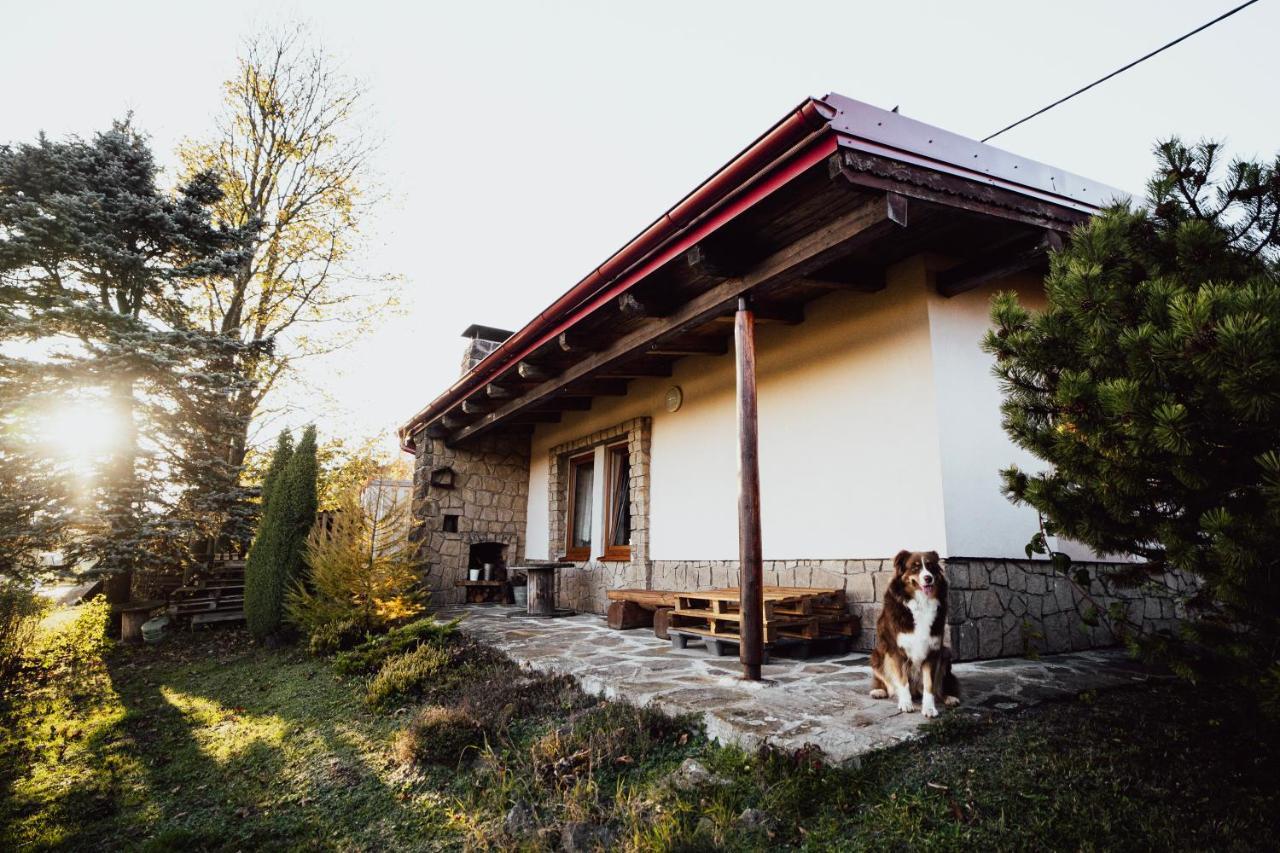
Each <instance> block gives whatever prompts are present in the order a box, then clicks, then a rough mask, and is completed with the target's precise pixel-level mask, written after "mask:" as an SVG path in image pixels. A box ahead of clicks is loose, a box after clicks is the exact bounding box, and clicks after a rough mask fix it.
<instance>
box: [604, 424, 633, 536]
mask: <svg viewBox="0 0 1280 853" xmlns="http://www.w3.org/2000/svg"><path fill="white" fill-rule="evenodd" d="M609 462H610V465H611V467H612V470H611V472H610V474H611V482H612V483H613V494H612V495H610V496H609V504H610V505H609V519H610V523H609V531H610V536H609V544H610V545H630V544H631V460H630V459H629V458H628V455H627V449H626V448H625V447H619V448H616V449H615V450H613V451H612V452H610V454H609Z"/></svg>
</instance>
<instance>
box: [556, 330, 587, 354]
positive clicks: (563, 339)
mask: <svg viewBox="0 0 1280 853" xmlns="http://www.w3.org/2000/svg"><path fill="white" fill-rule="evenodd" d="M557 342H558V343H559V344H560V351H561V352H569V353H574V354H577V355H581V354H582V353H584V352H590V351H591V348H590V347H588V346H587V345H586V344H585V343H584V342H583V340H582V338H580V337H579V336H577V335H575V334H572V333H570V332H561V333H560V337H559V338H558V339H557Z"/></svg>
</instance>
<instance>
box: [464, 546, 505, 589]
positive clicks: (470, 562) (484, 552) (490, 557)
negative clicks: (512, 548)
mask: <svg viewBox="0 0 1280 853" xmlns="http://www.w3.org/2000/svg"><path fill="white" fill-rule="evenodd" d="M486 565H490V566H492V576H491V577H487V576H485V575H484V574H482V575H481V577H483V578H484V579H485V580H495V581H504V580H506V579H507V546H506V545H503V544H502V543H501V542H476V543H475V544H474V545H472V546H471V548H470V554H469V556H468V559H467V568H468V569H481V570H483V569H484V568H485V566H486Z"/></svg>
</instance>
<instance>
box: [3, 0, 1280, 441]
mask: <svg viewBox="0 0 1280 853" xmlns="http://www.w3.org/2000/svg"><path fill="white" fill-rule="evenodd" d="M1237 3H1238V0H1222V1H1221V2H1220V1H1219V0H1197V2H1189V0H1179V2H1170V0H1125V2H1118V0H1107V2H1096V0H1077V2H1073V3H1070V4H1063V3H1049V2H1041V1H1040V0H1017V1H1016V2H1013V1H1011V2H1004V1H1003V0H1001V2H996V0H989V1H988V0H967V2H964V3H956V2H925V1H924V0H915V2H904V0H895V2H892V3H887V2H879V3H867V2H852V0H846V2H804V0H789V2H786V3H767V2H748V0H736V2H695V1H694V0H685V2H667V1H666V0H646V2H643V3H627V4H621V3H604V2H595V3H592V2H567V0H565V2H489V3H480V2H470V3H459V2H449V3H436V2H414V3H408V2H400V3H395V2H377V1H376V0H361V1H360V2H350V0H348V2H327V0H316V2H307V3H296V2H295V3H273V2H253V0H218V2H216V3H213V2H180V3H175V2H172V0H168V1H167V2H128V0H114V2H111V3H103V2H100V0H95V2H66V1H65V0H63V1H62V2H59V0H46V2H43V3H31V2H21V3H18V2H15V0H4V5H5V7H6V9H5V11H4V14H3V20H4V21H5V25H4V28H3V30H0V81H3V86H4V96H3V100H2V101H0V103H2V104H3V106H2V108H0V142H5V141H9V142H15V141H23V140H30V139H32V138H34V137H35V135H36V134H37V133H38V132H39V131H44V132H46V133H48V134H50V135H51V136H54V137H59V136H64V135H67V134H79V135H89V134H92V133H93V132H94V131H97V130H101V129H104V128H106V127H108V126H109V124H110V122H111V120H112V119H113V118H116V117H120V116H123V115H124V114H126V113H128V112H130V111H132V113H133V115H134V119H135V123H136V124H137V125H138V126H140V127H141V128H143V129H144V130H145V131H146V132H147V133H149V134H150V137H151V142H152V146H153V148H154V150H155V151H156V154H157V156H158V157H159V158H160V160H161V162H162V163H165V164H167V165H168V166H169V168H170V171H169V174H170V175H172V173H173V165H174V163H175V159H174V151H175V149H176V147H177V146H178V144H179V143H180V142H181V141H182V140H183V139H186V138H200V137H202V136H205V135H207V134H208V133H209V132H210V129H211V125H212V120H213V116H214V115H215V114H216V113H217V112H218V110H219V108H220V104H221V97H222V89H221V83H222V81H223V80H225V79H226V78H227V77H228V76H230V75H231V74H232V73H233V71H234V69H235V61H236V52H237V49H238V48H239V47H240V44H241V41H242V39H243V38H244V37H245V36H247V35H249V34H251V33H254V32H256V31H259V30H262V29H265V28H269V27H271V26H274V25H278V24H279V23H281V22H289V21H304V22H306V23H307V24H308V25H309V26H310V28H311V30H312V32H313V35H314V37H315V38H316V39H317V40H318V41H320V42H322V43H323V45H324V46H325V47H326V48H327V49H328V50H329V51H331V52H332V53H333V54H334V55H335V56H336V57H338V58H339V59H340V60H341V62H342V65H343V67H344V70H345V71H346V72H347V73H349V74H351V75H353V76H354V77H356V78H358V79H359V80H361V81H362V82H363V83H364V85H365V86H366V88H367V91H368V110H367V114H366V118H365V122H366V125H367V126H365V127H362V130H363V131H365V132H367V133H368V134H369V135H370V136H373V137H377V138H379V139H381V140H382V143H381V146H380V147H379V149H378V151H377V153H376V155H375V157H374V160H373V163H372V165H373V170H374V175H375V178H376V181H377V184H378V185H379V186H380V187H381V188H382V190H383V191H385V194H386V195H385V200H384V201H382V202H381V203H380V204H379V206H378V207H377V209H376V210H375V211H373V212H372V213H371V214H370V215H369V217H368V218H367V219H366V222H365V232H366V240H367V245H366V247H365V249H364V251H363V253H362V256H361V259H360V266H361V268H362V269H363V270H364V271H366V272H368V273H371V274H384V273H390V274H395V275H398V276H401V277H402V284H401V285H400V300H401V309H400V311H399V313H395V314H388V315H386V316H384V317H381V318H379V320H378V322H376V323H375V324H374V325H373V328H372V329H371V330H370V331H369V333H368V334H367V335H365V336H364V337H363V338H362V339H361V340H359V341H358V342H356V343H355V344H354V345H353V346H351V347H350V348H348V349H346V350H344V351H342V352H341V353H339V354H336V355H334V356H330V357H327V358H325V359H323V360H318V361H313V362H312V363H310V364H309V365H308V366H307V367H306V368H305V371H304V375H303V376H302V377H301V382H300V384H299V385H298V386H296V387H295V388H293V389H291V390H290V391H289V394H290V397H291V400H292V402H293V403H294V404H295V406H296V410H295V411H294V412H293V413H292V414H291V415H290V417H291V419H292V421H293V422H294V423H295V424H301V423H305V422H308V421H315V422H316V423H317V424H318V425H319V428H320V430H321V432H322V433H326V432H327V433H329V434H331V435H345V436H346V437H348V438H352V439H358V438H362V437H364V436H370V435H378V436H380V437H382V440H383V442H384V444H385V446H386V447H387V448H388V449H390V448H393V447H394V446H395V441H394V430H395V428H396V426H397V425H399V424H401V423H403V422H404V421H406V420H407V419H408V418H409V417H410V416H411V415H412V414H413V413H414V412H416V411H417V410H418V409H420V408H421V407H422V406H423V405H425V404H426V403H427V402H429V401H430V400H431V399H432V398H433V397H435V396H436V395H437V394H438V393H439V392H440V391H442V390H443V389H444V388H445V387H447V386H448V385H449V384H451V383H452V382H453V381H454V380H455V379H456V378H457V374H458V368H459V362H460V359H461V354H462V346H463V342H462V340H461V339H460V337H459V336H460V334H461V332H462V330H463V329H464V328H465V327H466V326H468V325H469V324H471V323H484V324H486V325H492V326H498V327H501V328H507V329H518V328H520V327H521V326H523V325H524V324H525V323H526V322H527V321H528V320H529V319H530V318H531V317H532V316H533V315H534V314H535V313H536V312H537V311H539V310H541V309H542V308H544V307H546V306H547V305H548V304H550V303H551V302H552V301H553V300H554V299H555V298H556V297H558V296H559V295H560V294H561V293H563V292H564V291H566V290H568V289H569V288H570V287H571V286H572V285H573V284H574V283H576V282H577V281H578V280H579V279H581V278H582V277H583V276H584V275H585V274H587V273H588V272H590V271H591V270H592V269H593V268H594V267H595V266H597V265H598V264H599V263H600V262H601V261H603V260H604V259H605V258H607V257H608V256H609V255H610V254H611V253H612V252H613V251H615V250H616V249H618V248H619V247H620V246H622V245H623V244H624V243H626V242H627V241H628V240H629V239H630V238H631V237H632V236H634V235H635V234H636V233H637V232H638V231H640V230H641V229H642V228H644V227H645V226H646V225H648V224H649V223H650V222H651V221H652V220H653V219H655V218H656V217H657V216H658V215H659V214H661V213H662V212H663V211H665V210H666V209H667V208H668V207H670V206H671V205H672V204H673V203H675V202H676V201H678V200H679V199H680V198H681V197H682V196H683V195H684V194H685V193H687V192H688V191H689V190H691V189H692V188H693V187H694V186H696V185H697V184H698V183H699V182H701V181H702V180H703V179H704V178H706V177H707V176H708V175H710V174H711V173H712V172H714V171H715V170H716V169H717V168H718V167H720V166H721V165H723V164H724V163H725V162H726V161H727V160H729V159H730V158H731V157H732V156H733V155H734V154H736V153H737V152H738V151H739V150H741V149H742V148H743V147H744V146H745V145H747V144H748V143H749V142H751V141H752V140H753V139H755V138H756V137H757V136H758V135H759V134H761V133H762V132H763V131H765V130H766V129H768V128H769V127H770V126H771V125H772V124H773V123H774V122H775V121H777V120H778V119H779V118H781V117H782V116H783V115H784V114H786V113H787V112H788V111H789V110H790V109H791V108H793V107H795V106H796V105H797V104H799V103H800V102H801V101H802V100H803V99H804V98H805V97H808V96H822V95H824V94H826V93H827V92H831V91H835V92H839V93H841V94H844V95H847V96H849V97H852V98H856V99H859V100H862V101H866V102H869V103H871V104H874V105H877V106H881V107H885V108H891V107H893V106H895V105H896V106H898V107H899V110H900V112H902V113H903V114H904V115H908V116H911V117H912V118H916V119H920V120H922V121H925V122H928V123H930V124H934V125H938V126H940V127H943V128H946V129H948V130H951V131H954V132H956V133H960V134H964V135H968V136H973V137H977V138H980V137H982V136H985V135H987V134H989V133H991V132H993V131H995V130H996V129H998V128H1000V127H1003V126H1004V125H1006V124H1008V123H1009V122H1011V121H1013V120H1015V119H1017V118H1019V117H1021V116H1023V115H1025V114H1027V113H1030V112H1032V111H1034V110H1036V109H1038V108H1040V107H1042V106H1044V105H1045V104H1048V103H1049V102H1051V101H1053V100H1055V99H1056V98H1058V97H1061V96H1062V95H1064V94H1066V93H1068V92H1070V91H1072V90H1074V89H1076V88H1078V87H1079V86H1081V85H1084V84H1085V83H1087V82H1090V81H1092V80H1094V79H1096V78H1098V77H1101V76H1102V75H1103V74H1105V73H1107V72H1110V71H1112V70H1114V69H1115V68H1117V67H1119V66H1121V65H1123V64H1125V63H1126V62H1128V61H1130V60H1132V59H1136V58H1137V57H1138V56H1140V55H1142V54H1144V53H1146V52H1147V51H1149V50H1151V49H1153V48H1155V47H1157V46H1159V45H1161V44H1163V43H1165V42H1166V41H1169V40H1170V39H1172V38H1174V37H1176V36H1179V35H1182V34H1183V33H1185V32H1187V31H1188V30H1190V29H1192V28H1194V27H1195V26H1198V25H1199V24H1201V23H1203V22H1205V21H1207V20H1209V19H1210V18H1212V17H1214V16H1216V15H1217V14H1219V13H1221V12H1222V11H1225V10H1226V9H1228V8H1231V7H1232V6H1234V5H1237ZM1277 35H1280V0H1262V2H1260V3H1258V4H1256V5H1255V6H1252V7H1250V8H1249V9H1246V10H1244V11H1243V12H1241V13H1239V14H1237V15H1236V16H1234V17H1232V18H1229V19H1227V20H1226V21H1223V22H1222V23H1220V24H1218V25H1216V26H1215V27H1213V28H1211V29H1209V30H1207V31H1205V32H1203V33H1201V34H1199V35H1197V36H1195V37H1193V38H1192V39H1190V40H1188V41H1187V42H1184V43H1183V44H1181V45H1178V46H1177V47H1174V48H1173V49H1171V50H1170V51H1167V52H1166V53H1163V54H1161V55H1160V56H1158V57H1156V58H1155V59H1152V60H1150V61H1148V62H1147V63H1144V64H1143V65H1140V66H1138V67H1137V68H1135V69H1133V70H1131V71H1128V72H1126V73H1125V74H1123V75H1121V76H1120V77H1117V78H1115V79H1114V80H1111V81H1109V82H1107V83H1105V84H1103V85H1102V86H1100V87H1099V88H1097V89H1095V90H1092V91H1090V92H1088V93H1086V94H1084V95H1082V96H1080V97H1078V98H1076V99H1074V100H1073V101H1071V102H1069V103H1067V104H1065V105H1063V106H1060V107H1058V108H1056V109H1054V110H1052V111H1051V112H1049V113H1047V114H1045V115H1043V116H1040V117H1039V118H1036V119H1034V120H1033V121H1031V122H1029V123H1028V124H1026V125H1023V126H1022V127H1019V128H1017V129H1015V130H1013V131H1011V132H1009V133H1007V134H1005V135H1003V136H1002V137H1000V139H999V140H997V141H996V143H995V144H997V145H999V146H1000V147H1002V148H1005V149H1007V150H1009V151H1012V152H1015V153H1017V154H1021V155H1023V156H1026V157H1030V158H1032V159H1035V160H1040V161H1043V162H1046V163H1050V164H1052V165H1054V166H1058V167H1060V168H1063V169H1066V170H1068V171H1071V172H1075V173H1077V174H1080V175H1084V176H1087V177H1089V178H1092V179H1095V180H1098V181H1101V182H1103V183H1106V184H1110V185H1112V186H1115V187H1119V188H1121V189H1125V190H1129V191H1141V189H1142V187H1143V184H1144V182H1145V180H1146V178H1147V176H1148V175H1149V173H1150V172H1151V169H1152V165H1153V158H1152V155H1151V147H1152V144H1153V142H1154V141H1155V140H1156V139H1159V138H1164V137H1167V136H1170V135H1173V134H1177V135H1180V136H1182V137H1183V138H1184V139H1199V138H1201V137H1212V138H1217V139H1222V140H1224V141H1225V142H1227V144H1228V146H1229V150H1230V152H1231V153H1234V154H1239V155H1248V156H1261V157H1267V158H1270V157H1273V156H1275V154H1276V153H1277V151H1280V111H1277V110H1276V109H1275V97H1276V96H1275V93H1276V92H1277V91H1280V54H1278V53H1277V51H1276V49H1275V43H1276V37H1277Z"/></svg>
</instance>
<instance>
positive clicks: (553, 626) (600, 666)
mask: <svg viewBox="0 0 1280 853" xmlns="http://www.w3.org/2000/svg"><path fill="white" fill-rule="evenodd" d="M438 615H439V616H441V617H442V618H453V617H460V618H461V620H462V628H463V630H465V631H466V632H467V633H469V634H471V635H472V636H474V637H475V638H476V639H477V640H480V641H481V642H484V643H487V644H489V645H492V646H494V647H496V648H498V649H500V650H502V651H503V652H505V653H506V654H508V655H509V656H510V657H511V658H512V659H513V660H515V661H516V662H517V663H520V664H522V665H525V666H528V667H530V668H531V669H533V670H536V671H538V672H546V673H554V674H563V675H570V676H572V677H573V678H574V679H575V680H576V681H577V682H578V683H579V684H580V685H581V686H582V689H583V690H585V691H586V692H588V693H590V694H592V695H596V696H601V697H603V698H606V699H613V700H618V701H623V702H629V703H631V704H634V705H640V706H649V707H652V708H655V709H657V710H659V711H663V712H665V713H668V714H672V715H680V714H692V715H695V716H697V717H700V718H701V720H702V722H703V723H704V725H705V726H706V731H707V734H708V735H709V736H710V737H713V738H715V739H716V740H719V741H721V742H722V743H733V744H738V745H740V746H742V747H744V748H746V749H755V748H757V747H759V746H760V745H761V744H762V743H766V742H767V743H770V744H772V745H774V746H776V747H778V748H781V749H787V750H795V749H799V748H800V747H802V746H804V745H806V744H813V745H816V746H818V747H820V748H821V749H822V750H823V752H825V753H826V754H827V755H828V756H829V757H830V758H831V759H832V760H834V761H837V762H848V761H852V760H856V759H857V757H858V756H859V755H862V754H863V753H865V752H868V751H870V750H873V749H879V748H881V747H885V746H891V745H893V744H895V743H899V742H901V741H904V740H907V739H910V738H914V737H919V736H921V735H922V734H923V731H922V730H921V726H922V725H923V723H924V722H925V720H924V717H923V716H922V715H921V714H920V713H919V711H918V710H917V711H916V712H915V713H912V714H904V713H902V712H900V711H899V710H898V706H897V702H896V701H894V700H892V699H872V698H871V697H870V696H869V695H868V692H869V691H870V689H871V668H870V664H869V660H868V658H867V655H866V654H865V653H861V652H852V653H849V654H839V655H830V656H826V657H814V658H812V659H809V660H800V659H792V658H786V657H780V656H774V657H773V658H772V660H771V662H770V663H768V664H765V665H764V667H763V670H762V673H763V676H764V678H765V681H763V682H757V683H752V682H747V681H743V680H741V679H740V678H739V677H738V674H739V667H738V663H737V659H736V658H734V657H721V658H717V657H713V656H711V655H710V653H709V652H708V651H707V650H706V649H705V648H704V647H703V646H702V645H701V644H699V643H694V642H691V643H690V645H689V647H688V648H686V649H681V650H677V649H673V648H672V647H671V644H670V643H668V642H666V641H664V640H659V639H658V638H656V637H654V636H653V632H652V631H649V630H647V629H643V628H640V629H636V630H632V631H612V630H610V629H609V628H608V627H607V626H606V624H605V621H604V619H603V618H602V617H600V616H595V615H591V614H581V615H577V616H570V617H565V618H561V619H533V618H529V617H528V616H525V615H523V611H521V610H519V609H516V608H511V607H500V606H495V605H482V606H473V607H456V608H448V609H442V610H441V611H440V612H439V614H438ZM955 673H956V677H957V678H959V680H960V688H961V694H962V703H961V705H960V707H959V709H955V710H952V709H947V708H941V709H940V710H941V711H942V713H943V714H944V715H945V714H948V713H956V712H957V710H958V711H965V710H969V711H973V710H979V711H987V712H989V711H1012V710H1016V709H1018V708H1022V707H1025V706H1028V705H1034V704H1036V703H1038V702H1042V701H1045V700H1049V699H1056V698H1064V697H1069V696H1073V695H1075V694H1076V693H1078V692H1080V691H1081V690H1086V689H1094V688H1107V687H1116V686H1120V685H1125V684H1133V683H1135V682H1144V681H1147V680H1148V679H1150V678H1152V677H1154V676H1153V675H1152V673H1150V672H1149V671H1147V670H1145V669H1144V668H1143V667H1141V666H1140V665H1138V664H1136V663H1135V662H1133V661H1132V660H1130V659H1129V658H1128V656H1126V655H1125V654H1124V653H1123V652H1120V651H1113V650H1106V651H1089V652H1074V653H1070V654H1061V655H1052V656H1046V657H1043V658H1041V659H1039V660H1030V659H1026V658H1002V659H999V660H989V661H977V662H971V663H959V664H956V665H955Z"/></svg>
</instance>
